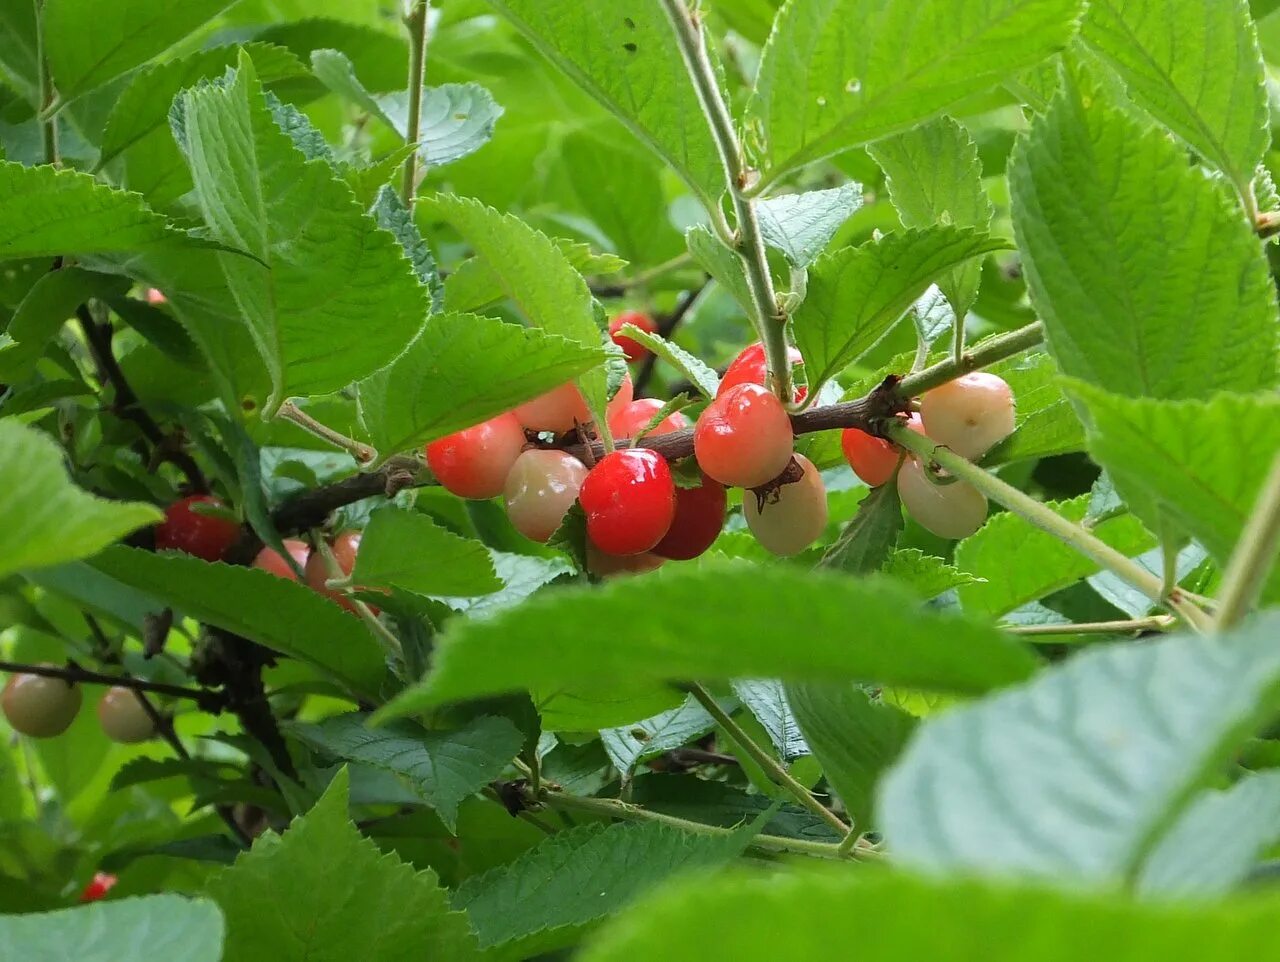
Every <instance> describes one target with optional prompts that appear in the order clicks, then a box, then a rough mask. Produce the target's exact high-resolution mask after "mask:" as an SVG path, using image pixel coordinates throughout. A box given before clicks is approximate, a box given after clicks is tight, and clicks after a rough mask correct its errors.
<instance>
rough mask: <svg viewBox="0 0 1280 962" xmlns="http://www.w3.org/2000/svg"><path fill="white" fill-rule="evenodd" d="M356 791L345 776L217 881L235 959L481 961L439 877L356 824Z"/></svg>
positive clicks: (212, 889) (229, 956)
mask: <svg viewBox="0 0 1280 962" xmlns="http://www.w3.org/2000/svg"><path fill="white" fill-rule="evenodd" d="M347 785H348V776H347V771H346V769H343V770H341V771H339V772H338V774H337V775H336V776H334V779H333V781H332V782H331V783H330V785H329V788H328V789H327V790H326V791H325V793H324V795H323V796H322V797H321V798H320V801H318V802H317V803H316V805H315V807H314V808H312V809H311V811H310V812H308V813H307V814H306V815H304V816H302V817H301V818H297V819H295V820H294V821H293V823H292V825H290V827H289V830H288V831H287V832H285V833H284V836H283V838H280V837H277V836H275V835H266V836H262V837H260V838H259V839H258V840H257V841H256V842H255V843H254V846H253V850H252V851H250V852H248V853H247V854H245V855H241V856H240V857H239V858H238V859H236V862H235V864H234V865H233V866H232V867H231V868H229V869H227V870H225V871H223V872H221V873H220V874H218V875H216V876H215V877H214V878H213V879H211V880H210V882H209V883H208V887H207V888H208V892H209V894H210V895H211V896H212V897H213V898H214V899H216V900H217V902H218V904H219V905H220V906H221V907H222V911H223V913H224V914H225V915H226V919H227V941H226V955H225V959H226V962H236V960H240V959H244V960H249V959H272V960H274V962H338V960H341V959H410V958H415V959H432V960H434V959H441V960H443V959H448V960H450V962H453V960H458V962H469V960H472V959H477V958H479V953H478V951H477V949H476V946H475V940H474V937H473V936H472V935H471V933H470V932H469V931H468V929H467V922H466V918H465V917H464V916H462V915H461V914H459V913H457V912H452V911H450V910H449V904H448V895H447V892H446V890H445V889H443V888H441V887H440V884H439V881H438V880H437V878H436V875H435V873H434V872H432V871H431V870H430V869H424V870H422V871H421V872H419V871H416V870H415V869H414V868H413V867H412V866H410V865H407V864H406V863H404V862H402V861H400V859H399V858H398V857H397V856H396V855H395V854H394V853H389V854H383V853H382V852H380V851H379V850H378V847H377V846H376V845H374V843H373V842H372V841H370V840H369V839H367V838H365V837H364V836H363V835H361V834H360V832H359V830H358V829H357V828H356V827H355V825H353V824H352V823H351V819H350V818H349V817H348V816H347ZM264 906H270V907H271V910H270V911H264Z"/></svg>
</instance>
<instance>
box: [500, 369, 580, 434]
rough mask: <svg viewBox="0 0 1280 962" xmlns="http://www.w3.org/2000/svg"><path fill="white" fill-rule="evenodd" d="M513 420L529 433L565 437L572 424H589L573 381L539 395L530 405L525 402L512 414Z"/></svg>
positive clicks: (572, 426) (529, 402) (528, 402)
mask: <svg viewBox="0 0 1280 962" xmlns="http://www.w3.org/2000/svg"><path fill="white" fill-rule="evenodd" d="M514 414H515V416H516V420H517V421H519V422H520V424H521V425H523V426H524V427H526V428H528V429H529V430H530V431H554V432H555V433H556V434H564V433H565V432H566V431H572V430H573V428H574V425H575V424H586V423H587V422H588V421H590V420H591V411H590V409H589V408H588V407H587V402H586V401H584V400H583V398H582V392H580V391H579V390H578V388H577V385H575V384H574V383H573V382H572V381H570V382H568V383H567V384H561V385H560V386H559V387H557V388H552V389H551V390H550V391H548V392H547V393H546V394H540V395H538V397H536V398H534V399H533V400H532V401H525V402H524V404H521V405H520V406H519V407H517V408H516V409H515V411H514Z"/></svg>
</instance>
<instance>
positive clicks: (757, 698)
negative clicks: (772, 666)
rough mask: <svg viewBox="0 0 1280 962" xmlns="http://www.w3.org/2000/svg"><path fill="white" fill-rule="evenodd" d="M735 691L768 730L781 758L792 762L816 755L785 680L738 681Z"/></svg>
mask: <svg viewBox="0 0 1280 962" xmlns="http://www.w3.org/2000/svg"><path fill="white" fill-rule="evenodd" d="M733 693H734V694H735V695H737V696H738V700H739V701H741V702H742V704H744V705H746V706H747V710H748V711H750V712H751V714H752V715H754V716H755V719H756V721H758V722H759V723H760V727H761V728H763V729H764V730H765V732H766V733H768V735H769V740H770V741H771V742H773V747H774V748H776V749H777V750H778V757H779V758H781V759H782V760H783V761H785V762H789V761H791V760H792V759H795V758H799V757H800V756H802V755H812V754H813V751H812V750H811V749H810V748H809V744H808V743H807V742H806V741H805V740H804V734H803V733H802V732H801V731H800V725H799V723H798V722H797V721H796V715H795V712H794V711H793V710H792V708H791V703H790V702H789V701H788V700H787V690H786V686H784V685H783V684H782V682H780V681H772V680H768V679H761V680H754V681H735V682H734V683H733Z"/></svg>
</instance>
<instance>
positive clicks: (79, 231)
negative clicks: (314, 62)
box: [0, 161, 243, 260]
mask: <svg viewBox="0 0 1280 962" xmlns="http://www.w3.org/2000/svg"><path fill="white" fill-rule="evenodd" d="M208 246H209V244H208V243H207V242H205V241H202V240H199V239H197V238H195V237H194V236H193V235H191V234H188V233H186V232H185V231H181V230H178V229H177V228H176V227H174V226H172V225H171V224H170V223H169V221H168V220H167V219H166V218H165V217H163V216H162V215H160V214H157V213H156V212H155V211H153V210H151V209H149V208H148V207H147V206H146V205H145V204H144V203H143V202H142V197H141V196H140V195H138V194H132V193H129V192H127V191H123V190H114V189H112V188H111V187H108V186H107V185H106V184H101V183H99V182H98V181H96V180H94V179H93V177H91V176H90V175H89V174H82V173H80V172H79V171H76V170H71V169H70V168H65V167H64V168H57V167H48V166H42V167H24V166H23V165H22V164H16V163H13V162H11V161H0V259H4V260H8V259H11V258H20V257H59V256H62V255H65V254H113V253H128V252H133V251H143V250H151V249H155V248H168V249H170V250H177V249H181V248H183V247H188V248H189V247H208ZM241 259H243V258H241Z"/></svg>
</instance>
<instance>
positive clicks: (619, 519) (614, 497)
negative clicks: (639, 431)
mask: <svg viewBox="0 0 1280 962" xmlns="http://www.w3.org/2000/svg"><path fill="white" fill-rule="evenodd" d="M578 500H579V501H581V502H582V510H583V511H584V512H585V513H586V515H587V537H588V538H589V539H590V540H591V542H592V543H593V544H594V545H595V546H596V547H597V548H599V549H600V550H601V551H604V552H606V553H608V554H616V555H631V554H640V553H641V552H642V551H648V550H649V549H650V548H652V547H653V546H654V545H656V544H657V543H658V542H659V541H661V540H662V536H663V535H665V534H666V533H667V531H668V530H669V529H670V528H671V521H672V519H673V518H674V517H675V516H676V486H675V482H674V481H673V480H672V479H671V468H670V467H668V465H667V461H666V459H665V458H664V457H662V455H660V454H658V453H657V452H656V451H651V450H649V449H648V448H623V449H622V450H620V451H612V452H610V453H609V454H606V455H605V456H604V457H603V458H601V459H600V461H599V462H598V463H597V464H596V466H595V467H594V468H592V469H591V473H590V474H588V475H587V479H586V480H585V481H584V482H582V490H581V491H580V492H579V493H578Z"/></svg>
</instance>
